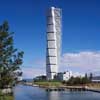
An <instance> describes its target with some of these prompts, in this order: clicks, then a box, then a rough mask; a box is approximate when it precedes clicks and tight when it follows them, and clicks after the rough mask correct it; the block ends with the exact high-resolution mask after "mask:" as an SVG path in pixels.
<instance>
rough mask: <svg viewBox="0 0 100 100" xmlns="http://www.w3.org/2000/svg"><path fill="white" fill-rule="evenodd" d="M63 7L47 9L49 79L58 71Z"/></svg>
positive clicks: (47, 64) (47, 70) (47, 63)
mask: <svg viewBox="0 0 100 100" xmlns="http://www.w3.org/2000/svg"><path fill="white" fill-rule="evenodd" d="M61 19H62V17H61V9H60V8H54V7H51V8H50V9H48V11H47V48H46V74H47V79H48V80H50V79H54V76H55V75H56V74H57V73H58V67H59V63H60V51H61V50H60V48H61Z"/></svg>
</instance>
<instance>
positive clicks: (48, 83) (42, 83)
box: [34, 80, 62, 87]
mask: <svg viewBox="0 0 100 100" xmlns="http://www.w3.org/2000/svg"><path fill="white" fill-rule="evenodd" d="M34 84H36V85H39V86H45V87H46V86H47V87H48V86H55V87H59V86H62V82H60V81H56V80H51V81H36V82H34Z"/></svg>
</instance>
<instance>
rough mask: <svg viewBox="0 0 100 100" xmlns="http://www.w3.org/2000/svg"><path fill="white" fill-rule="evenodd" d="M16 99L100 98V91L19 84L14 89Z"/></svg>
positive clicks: (90, 99)
mask: <svg viewBox="0 0 100 100" xmlns="http://www.w3.org/2000/svg"><path fill="white" fill-rule="evenodd" d="M14 98H15V100H100V93H96V92H88V91H83V92H82V91H81V92H79V91H76V92H70V91H52V92H47V91H45V89H43V88H39V87H31V86H23V85H18V86H16V87H15V89H14Z"/></svg>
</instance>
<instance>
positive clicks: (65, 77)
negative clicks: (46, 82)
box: [56, 71, 72, 81]
mask: <svg viewBox="0 0 100 100" xmlns="http://www.w3.org/2000/svg"><path fill="white" fill-rule="evenodd" d="M71 76H72V72H71V71H66V72H60V73H58V74H57V76H56V79H57V80H60V81H68V80H69V79H70V78H71Z"/></svg>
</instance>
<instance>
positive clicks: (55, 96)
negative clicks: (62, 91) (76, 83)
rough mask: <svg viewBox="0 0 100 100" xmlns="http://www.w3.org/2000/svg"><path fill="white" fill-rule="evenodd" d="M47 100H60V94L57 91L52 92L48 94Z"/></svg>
mask: <svg viewBox="0 0 100 100" xmlns="http://www.w3.org/2000/svg"><path fill="white" fill-rule="evenodd" d="M47 98H48V99H47V100H60V99H59V92H57V91H52V92H47Z"/></svg>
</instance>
